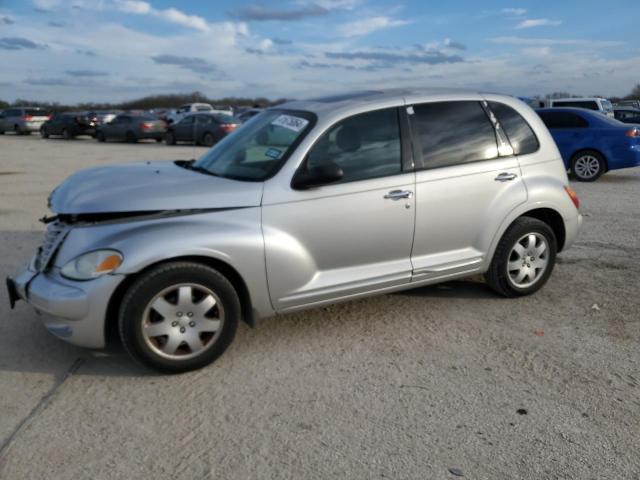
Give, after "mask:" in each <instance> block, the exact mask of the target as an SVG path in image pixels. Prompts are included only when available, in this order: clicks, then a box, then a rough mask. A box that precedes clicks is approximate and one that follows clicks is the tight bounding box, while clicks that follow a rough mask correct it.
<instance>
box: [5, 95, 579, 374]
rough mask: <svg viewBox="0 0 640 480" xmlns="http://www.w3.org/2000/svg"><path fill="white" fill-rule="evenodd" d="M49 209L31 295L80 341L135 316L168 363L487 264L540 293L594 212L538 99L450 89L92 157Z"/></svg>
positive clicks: (505, 287) (313, 107)
mask: <svg viewBox="0 0 640 480" xmlns="http://www.w3.org/2000/svg"><path fill="white" fill-rule="evenodd" d="M49 207H50V209H51V210H52V211H53V212H54V216H52V217H50V218H48V219H47V220H46V221H47V223H48V227H47V234H46V237H45V241H44V243H43V245H42V246H41V247H40V249H39V250H38V252H37V254H36V255H35V257H34V258H33V259H32V261H31V262H30V264H29V266H28V267H27V268H26V269H25V270H24V271H23V272H22V273H20V274H19V275H18V276H17V277H16V278H15V279H8V280H7V284H8V289H9V295H10V298H11V302H12V304H13V303H14V302H15V301H17V300H18V299H23V300H25V301H26V302H28V303H29V304H31V305H32V306H33V307H34V308H35V309H36V310H37V311H39V312H41V313H42V314H43V319H44V324H45V326H46V327H47V329H48V330H49V331H50V332H52V333H53V334H55V335H57V336H58V337H61V338H63V339H65V340H67V341H69V342H71V343H73V344H76V345H81V346H85V347H90V348H101V347H103V346H104V345H105V337H106V332H107V331H110V330H111V329H112V328H114V329H117V330H118V332H119V335H120V338H121V340H122V342H123V344H124V346H125V348H126V349H127V350H128V351H129V353H130V354H131V355H132V356H133V357H134V358H136V359H137V360H138V361H140V362H141V363H143V364H144V365H147V366H149V367H151V368H155V369H157V370H160V371H165V372H182V371H187V370H191V369H195V368H199V367H202V366H204V365H207V364H208V363H210V362H212V361H213V360H215V359H216V358H217V357H218V356H219V355H221V354H222V353H223V351H224V350H225V349H226V348H227V346H228V345H229V344H230V343H231V341H232V339H233V337H234V334H235V331H236V327H237V325H238V322H239V321H240V320H244V321H246V322H247V323H249V324H250V325H254V324H255V323H256V322H257V321H258V320H259V319H261V318H264V317H269V316H272V315H276V314H280V313H286V312H293V311H297V310H302V309H308V308H313V307H318V306H321V305H326V304H330V303H334V302H337V301H344V300H351V299H355V298H360V297H363V296H366V295H372V294H379V293H386V292H393V291H398V290H404V289H409V288H415V287H419V286H423V285H428V284H433V283H438V282H443V281H447V280H451V279H456V278H463V277H468V276H470V275H475V274H484V276H485V279H486V281H487V283H488V285H489V286H490V287H491V288H493V289H494V290H495V291H496V292H498V293H499V294H501V295H504V296H507V297H516V296H521V295H528V294H531V293H533V292H535V291H537V290H538V289H540V288H541V287H542V286H543V285H544V284H545V282H546V281H547V279H548V278H549V275H550V274H551V271H552V269H553V266H554V263H555V259H556V254H557V253H558V252H559V251H561V250H563V249H566V248H568V247H569V246H570V245H571V244H572V243H573V241H574V239H575V238H576V235H577V234H578V230H579V227H580V224H581V216H580V214H579V212H578V199H577V197H576V195H575V193H574V192H573V191H572V190H571V189H570V188H569V186H568V181H567V175H566V171H565V168H564V165H563V163H562V159H561V158H560V154H559V152H558V149H557V148H556V146H555V143H554V141H553V139H552V138H551V136H550V134H549V132H548V130H547V129H546V127H545V126H544V124H543V123H542V121H541V120H540V119H539V118H538V116H537V115H536V114H535V112H534V111H533V110H531V109H530V108H529V107H528V106H526V105H525V104H524V103H522V102H521V101H519V100H517V99H514V98H512V97H507V96H501V95H494V94H480V93H476V92H459V91H445V90H438V91H429V90H425V91H413V90H404V91H387V92H385V91H368V92H359V93H355V94H348V95H339V96H334V97H326V98H318V99H315V100H310V101H300V102H292V103H287V104H284V105H280V106H278V107H274V108H270V109H267V110H265V111H264V112H262V113H260V114H259V115H257V116H256V117H255V118H253V119H251V120H250V121H249V122H248V123H247V124H246V125H245V126H243V127H242V128H240V129H238V130H236V131H235V132H234V133H232V134H231V135H229V136H227V137H225V138H224V139H223V140H222V141H221V142H219V143H218V144H217V145H216V146H215V147H214V148H212V149H211V150H209V151H208V152H207V153H206V154H204V155H203V156H202V157H201V158H200V159H199V160H197V161H175V162H146V163H139V164H129V165H123V166H114V167H99V168H93V169H89V170H84V171H80V172H78V173H76V174H74V175H72V176H71V177H70V178H68V179H67V180H66V181H65V182H64V183H62V184H61V185H60V186H59V187H57V188H56V189H55V190H54V191H53V193H52V194H51V197H50V199H49ZM425 308H428V305H425Z"/></svg>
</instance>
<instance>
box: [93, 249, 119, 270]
mask: <svg viewBox="0 0 640 480" xmlns="http://www.w3.org/2000/svg"><path fill="white" fill-rule="evenodd" d="M121 263H122V257H121V256H120V255H115V254H114V255H109V256H108V257H107V258H105V259H104V260H102V261H101V262H100V263H99V264H98V266H97V267H96V270H95V271H96V273H102V272H110V271H112V270H115V269H116V268H118V267H119V266H120V264H121Z"/></svg>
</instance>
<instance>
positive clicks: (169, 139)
mask: <svg viewBox="0 0 640 480" xmlns="http://www.w3.org/2000/svg"><path fill="white" fill-rule="evenodd" d="M164 143H166V144H167V145H175V144H176V136H175V135H174V134H173V132H167V133H165V135H164Z"/></svg>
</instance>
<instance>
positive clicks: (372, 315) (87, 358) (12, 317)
mask: <svg viewBox="0 0 640 480" xmlns="http://www.w3.org/2000/svg"><path fill="white" fill-rule="evenodd" d="M41 238H42V232H39V231H14V232H11V231H9V232H7V231H0V240H1V241H2V242H3V243H4V244H5V245H6V246H7V247H8V248H9V249H11V248H13V249H14V250H16V252H15V256H14V258H10V259H5V260H4V261H2V262H0V276H2V277H3V278H4V277H6V276H7V275H15V274H16V273H18V272H19V271H20V270H21V268H23V265H24V263H25V261H26V259H28V258H29V257H30V256H31V254H32V252H33V251H35V249H36V247H37V245H38V244H39V242H40V240H41ZM1 290H2V292H1V293H0V374H1V373H2V372H3V371H6V372H21V373H29V372H34V373H43V374H49V375H52V376H53V377H54V379H56V380H62V379H64V378H65V377H66V376H67V375H69V374H70V373H72V374H74V375H90V376H105V377H107V376H121V377H122V376H130V377H137V376H149V375H154V372H153V371H151V370H149V369H147V368H145V367H142V366H140V365H138V364H137V363H136V362H135V361H133V360H132V359H131V357H130V356H129V355H128V354H127V352H126V351H125V350H124V348H123V347H122V345H121V344H120V343H119V341H118V340H117V338H116V339H114V338H111V339H110V341H109V343H108V345H107V347H106V348H105V349H103V350H87V349H84V348H80V347H76V346H73V345H70V344H67V343H66V342H64V341H63V340H60V339H58V338H56V337H54V336H53V335H52V334H50V333H49V332H48V331H47V330H46V329H45V328H44V326H43V325H42V322H41V320H40V318H39V317H38V314H37V313H36V312H35V311H34V310H33V309H32V308H31V307H30V306H28V305H27V304H26V303H24V302H22V301H20V302H18V303H17V304H16V308H15V309H14V310H11V309H10V308H9V298H8V294H7V291H6V289H4V288H1ZM403 296H404V297H418V298H419V297H422V298H432V299H443V298H452V299H454V298H457V299H489V300H490V299H492V298H496V295H495V294H494V293H493V292H492V291H491V290H490V289H489V288H488V287H487V286H486V285H485V284H484V283H482V282H480V281H478V280H477V279H475V278H474V279H468V280H460V281H452V282H447V283H443V284H439V285H432V286H427V287H420V288H415V289H412V290H406V291H402V292H397V293H394V294H391V295H380V296H377V297H376V298H373V299H360V300H354V301H349V302H344V303H340V304H336V305H333V306H330V307H321V308H314V309H311V310H307V311H304V312H300V313H292V314H286V315H282V316H278V317H276V318H273V319H267V320H264V321H261V322H260V324H259V325H258V327H257V328H255V329H250V328H249V327H247V326H246V325H244V324H242V325H241V326H240V328H239V329H238V335H237V337H236V338H237V340H238V341H237V342H235V343H236V345H235V346H234V349H237V350H236V355H240V356H241V355H243V352H244V353H245V354H246V353H247V352H246V349H250V348H252V347H251V345H253V344H254V343H255V342H264V341H268V342H273V341H275V342H278V343H280V342H286V341H287V339H290V340H291V339H292V338H295V339H300V342H304V338H305V337H306V336H307V335H316V334H317V329H318V325H319V324H322V325H323V326H325V327H327V323H330V324H335V325H334V326H335V328H339V326H340V324H341V323H342V322H344V321H346V319H347V318H348V317H349V316H350V312H352V311H353V310H354V309H358V310H359V311H360V313H361V315H360V317H364V318H366V319H367V322H369V323H370V322H371V321H375V320H376V318H378V316H379V315H378V314H379V312H380V311H386V310H393V309H395V308H396V306H395V305H396V304H397V302H398V299H399V298H402V297H403ZM327 311H328V312H329V313H330V314H329V315H327V313H326V312H327ZM274 327H275V329H276V330H277V333H278V338H277V339H274V335H273V333H272V332H270V331H269V330H270V329H272V328H274ZM354 328H357V326H354ZM260 339H262V340H260ZM296 341H297V340H296ZM274 348H277V347H275V346H274Z"/></svg>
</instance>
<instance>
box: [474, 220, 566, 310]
mask: <svg viewBox="0 0 640 480" xmlns="http://www.w3.org/2000/svg"><path fill="white" fill-rule="evenodd" d="M530 234H535V235H536V236H538V237H539V238H540V237H542V238H544V240H545V241H546V245H547V248H546V250H545V252H546V253H540V254H539V255H540V257H539V258H538V261H540V260H546V266H545V267H544V269H542V268H541V269H540V272H539V273H538V272H537V271H536V268H535V267H534V275H535V276H536V278H534V279H533V280H532V283H531V284H530V285H522V286H520V285H518V284H517V283H516V280H517V279H513V278H512V275H511V273H510V272H509V262H510V261H514V260H515V261H517V262H518V264H519V262H520V258H517V253H515V252H514V248H515V247H516V244H517V243H519V241H520V240H522V239H523V238H524V237H527V236H528V235H530ZM557 251H558V243H557V240H556V236H555V234H554V233H553V230H552V229H551V227H549V225H547V224H546V223H544V222H542V221H541V220H538V219H536V218H531V217H520V218H518V219H516V220H515V221H514V222H513V223H512V224H511V225H510V226H509V228H507V231H506V232H505V233H504V235H503V236H502V238H501V239H500V242H499V243H498V246H497V248H496V251H495V253H494V254H493V259H492V260H491V265H490V266H489V270H488V271H487V272H486V273H485V274H484V278H485V281H486V282H487V284H488V285H489V286H490V287H491V288H492V289H493V290H495V291H496V292H497V293H499V294H500V295H503V296H505V297H520V296H524V295H531V294H532V293H534V292H537V291H538V290H540V289H541V288H542V287H543V285H544V284H545V283H546V282H547V280H548V279H549V276H550V275H551V272H552V271H553V267H554V265H555V261H556V254H557ZM514 254H515V255H516V258H515V259H513V258H512V256H513V255H514ZM527 255H528V254H527ZM543 256H544V257H546V258H543ZM528 258H531V257H523V258H522V261H523V262H524V263H523V264H522V268H523V269H524V268H525V267H526V268H529V267H530V265H531V264H532V263H533V261H534V260H535V258H533V260H532V261H531V262H530V263H529V261H528V260H527V259H528ZM516 268H519V267H516ZM515 271H518V270H512V272H515ZM529 278H530V277H529ZM523 280H524V279H523Z"/></svg>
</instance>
